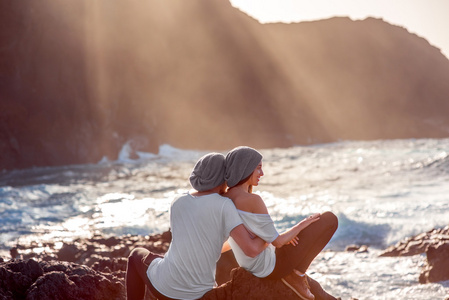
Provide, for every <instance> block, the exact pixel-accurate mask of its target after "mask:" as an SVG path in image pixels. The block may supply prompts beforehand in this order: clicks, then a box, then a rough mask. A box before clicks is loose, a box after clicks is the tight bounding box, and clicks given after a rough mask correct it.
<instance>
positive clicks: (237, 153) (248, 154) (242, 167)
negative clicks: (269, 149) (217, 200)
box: [225, 146, 263, 187]
mask: <svg viewBox="0 0 449 300" xmlns="http://www.w3.org/2000/svg"><path fill="white" fill-rule="evenodd" d="M262 157H263V156H262V154H260V153H259V152H258V151H257V150H256V149H253V148H250V147H246V146H240V147H237V148H234V149H232V150H231V151H229V152H228V154H227V155H226V173H225V180H226V182H227V184H228V187H233V186H235V185H237V183H239V182H240V181H241V180H242V179H245V178H246V177H248V176H249V175H251V173H252V172H254V170H255V169H256V167H257V165H258V164H259V163H260V162H261V161H262Z"/></svg>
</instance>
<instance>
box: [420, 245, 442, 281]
mask: <svg viewBox="0 0 449 300" xmlns="http://www.w3.org/2000/svg"><path fill="white" fill-rule="evenodd" d="M426 255H427V265H426V266H425V267H424V270H423V271H422V272H421V274H420V276H419V282H420V283H428V282H439V281H445V280H449V242H446V243H440V244H438V245H435V246H430V247H429V248H428V249H427V252H426Z"/></svg>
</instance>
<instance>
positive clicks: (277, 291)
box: [201, 268, 336, 300]
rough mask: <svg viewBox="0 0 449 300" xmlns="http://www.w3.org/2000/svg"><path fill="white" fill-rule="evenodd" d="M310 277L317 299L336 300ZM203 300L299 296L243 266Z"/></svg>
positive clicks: (251, 299)
mask: <svg viewBox="0 0 449 300" xmlns="http://www.w3.org/2000/svg"><path fill="white" fill-rule="evenodd" d="M308 279H309V284H310V289H311V291H312V293H313V294H314V295H315V300H336V298H335V297H333V296H331V295H330V294H328V293H327V292H325V291H324V290H323V289H322V288H321V286H320V285H319V283H318V282H317V281H315V280H313V279H312V278H308ZM201 299H202V300H256V299H264V300H277V299H283V300H289V299H291V300H297V299H298V296H297V295H296V294H295V293H294V292H293V291H292V290H291V289H290V288H288V287H287V286H286V285H284V284H283V283H282V281H280V280H267V279H261V278H258V277H255V276H253V275H252V274H250V273H249V272H247V271H245V270H244V269H243V268H236V269H234V270H233V271H232V273H231V280H230V281H228V282H226V283H224V284H222V285H221V286H219V287H218V288H215V289H213V290H211V291H210V292H208V293H206V294H205V295H204V296H203V297H202V298H201Z"/></svg>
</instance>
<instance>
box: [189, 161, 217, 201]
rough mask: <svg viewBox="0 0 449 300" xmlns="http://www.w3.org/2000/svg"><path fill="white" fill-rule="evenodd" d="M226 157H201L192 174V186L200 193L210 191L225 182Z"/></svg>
mask: <svg viewBox="0 0 449 300" xmlns="http://www.w3.org/2000/svg"><path fill="white" fill-rule="evenodd" d="M224 174H225V156H224V155H223V154H221V153H215V152H213V153H209V154H206V155H204V156H203V157H201V158H200V159H199V160H198V162H197V163H196V165H195V167H193V170H192V173H191V174H190V178H189V180H190V184H191V185H192V187H193V188H194V189H195V190H197V191H199V192H203V191H208V190H210V189H213V188H215V187H217V186H219V185H221V184H222V183H223V182H224Z"/></svg>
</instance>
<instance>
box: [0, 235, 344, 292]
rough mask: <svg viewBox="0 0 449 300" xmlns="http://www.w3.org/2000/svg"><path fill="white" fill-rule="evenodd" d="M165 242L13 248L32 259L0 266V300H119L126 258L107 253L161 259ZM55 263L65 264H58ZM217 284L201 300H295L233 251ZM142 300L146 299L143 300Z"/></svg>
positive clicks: (133, 239) (157, 238)
mask: <svg viewBox="0 0 449 300" xmlns="http://www.w3.org/2000/svg"><path fill="white" fill-rule="evenodd" d="M170 241H171V233H170V232H169V231H168V232H164V233H163V234H157V235H153V236H151V237H142V236H130V235H129V236H124V237H120V238H106V239H105V238H104V237H101V236H96V237H94V238H91V239H77V240H74V241H73V242H66V243H65V244H64V245H63V247H62V248H61V249H55V248H54V245H55V244H56V243H51V244H49V245H47V246H48V249H49V250H48V252H47V253H39V254H38V253H35V252H34V251H33V249H34V248H33V247H37V246H38V245H37V244H30V245H18V246H17V247H16V248H15V251H16V252H17V253H15V255H17V256H19V257H21V256H23V255H22V254H21V253H20V251H22V250H24V252H31V253H34V254H33V255H35V257H34V258H33V259H27V260H11V261H9V262H0V279H1V280H0V300H3V299H8V300H10V299H68V300H71V299H98V300H101V299H123V300H124V299H125V298H126V295H125V294H126V290H125V275H126V267H127V257H114V255H113V254H112V252H114V251H116V250H120V249H133V248H136V247H144V248H147V249H149V250H150V251H153V252H156V253H165V251H166V249H168V246H169V243H170ZM55 242H56V241H55ZM29 250H31V251H29ZM120 251H121V252H123V251H122V250H120ZM120 251H117V255H119V252H120ZM125 252H126V251H125ZM56 257H57V258H58V259H61V258H64V259H66V260H67V261H58V260H56V259H55V258H56ZM216 280H217V283H218V284H219V285H220V286H219V287H218V288H215V289H213V290H212V291H210V292H209V293H207V294H206V295H205V296H204V297H203V299H206V300H212V299H220V300H226V299H232V300H238V299H286V300H288V299H295V300H296V299H297V296H296V295H295V294H294V293H293V292H292V291H291V290H290V289H289V288H288V287H286V286H285V285H284V284H283V283H282V282H281V281H280V280H266V279H260V278H257V277H255V276H253V275H252V274H250V273H248V272H247V271H245V270H244V269H242V268H239V267H238V265H237V262H236V261H235V258H234V255H233V254H232V251H228V252H226V253H223V255H222V256H221V258H220V260H219V261H218V263H217V277H216ZM309 283H310V285H311V290H312V292H313V293H314V294H315V296H316V299H317V300H320V299H326V300H327V299H336V298H334V297H332V296H331V295H329V294H328V293H326V292H325V291H324V290H323V289H322V288H321V286H320V285H319V284H318V282H316V281H315V280H313V279H311V278H309ZM55 291H57V292H55ZM146 299H151V298H150V297H149V296H147V297H146Z"/></svg>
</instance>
